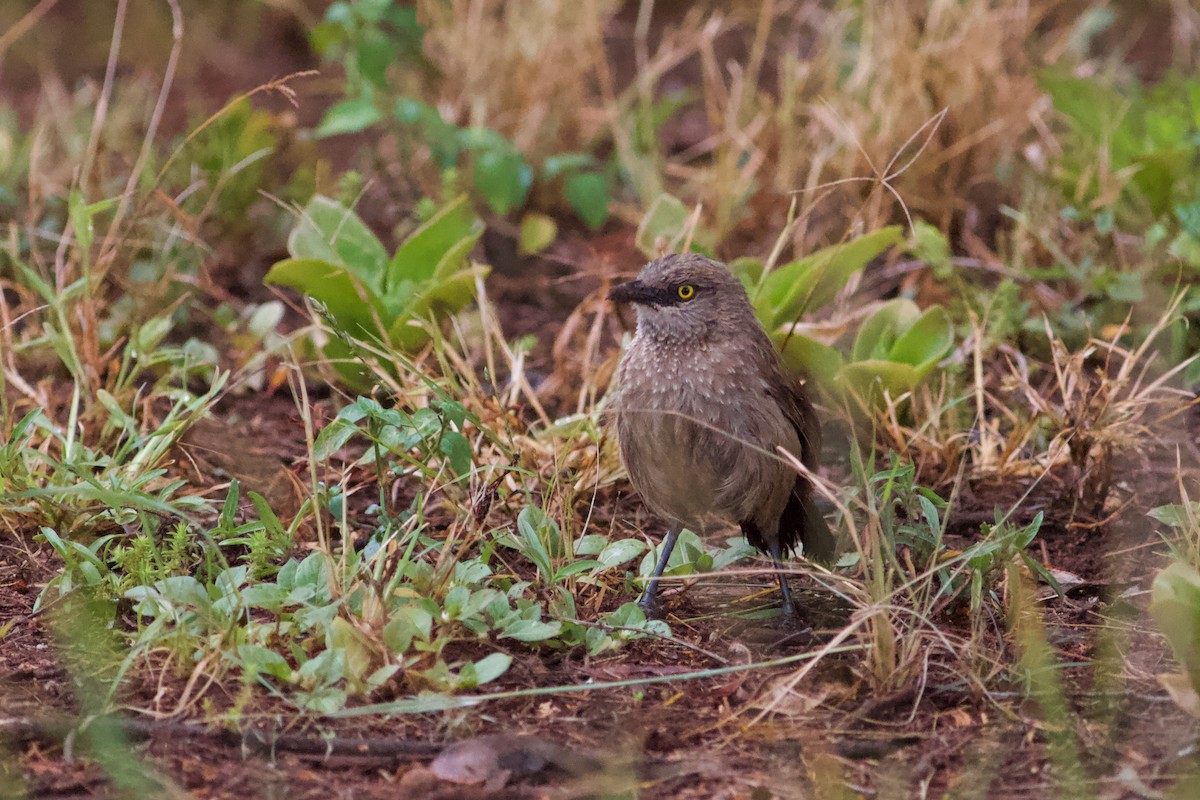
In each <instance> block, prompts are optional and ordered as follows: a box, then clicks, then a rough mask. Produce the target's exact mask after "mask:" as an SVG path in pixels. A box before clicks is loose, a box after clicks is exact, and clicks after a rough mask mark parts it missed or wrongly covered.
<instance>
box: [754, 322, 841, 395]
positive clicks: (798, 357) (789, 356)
mask: <svg viewBox="0 0 1200 800" xmlns="http://www.w3.org/2000/svg"><path fill="white" fill-rule="evenodd" d="M771 340H772V341H773V342H774V343H775V347H776V348H777V349H779V355H780V357H781V358H782V359H783V363H784V366H786V367H787V368H788V370H789V371H791V372H799V373H802V374H805V375H809V376H810V377H812V378H814V379H816V380H817V381H818V382H819V383H820V384H823V385H825V386H832V385H833V382H834V379H835V378H836V376H837V374H838V371H839V370H840V369H841V368H842V363H843V359H842V354H841V353H839V352H838V351H837V350H834V349H833V348H832V347H830V346H829V345H826V344H821V343H820V342H818V341H817V340H815V339H810V338H809V337H807V336H805V335H804V334H801V333H794V332H793V333H790V334H789V333H788V332H787V331H784V330H781V331H777V332H776V333H773V334H772V335H771Z"/></svg>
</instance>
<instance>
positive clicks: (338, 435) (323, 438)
mask: <svg viewBox="0 0 1200 800" xmlns="http://www.w3.org/2000/svg"><path fill="white" fill-rule="evenodd" d="M356 433H358V426H357V425H354V424H352V423H349V422H346V421H345V420H341V419H335V420H334V421H333V422H331V423H329V424H328V425H326V426H325V427H324V428H323V429H322V430H321V432H320V433H319V434H317V440H316V442H314V443H313V458H314V459H315V460H317V461H325V460H327V459H329V457H330V456H332V455H333V454H334V453H336V452H337V451H338V450H341V449H342V448H343V447H344V446H345V444H346V442H348V441H350V437H351V436H353V435H354V434H356Z"/></svg>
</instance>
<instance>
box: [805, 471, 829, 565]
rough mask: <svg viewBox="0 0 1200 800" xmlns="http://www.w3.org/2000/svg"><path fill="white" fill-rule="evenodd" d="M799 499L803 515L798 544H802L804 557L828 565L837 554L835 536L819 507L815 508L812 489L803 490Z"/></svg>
mask: <svg viewBox="0 0 1200 800" xmlns="http://www.w3.org/2000/svg"><path fill="white" fill-rule="evenodd" d="M799 500H800V504H801V507H802V510H803V511H802V513H803V517H804V518H803V520H802V521H801V524H800V531H799V533H800V544H802V545H803V546H804V557H805V558H807V559H809V560H811V561H816V562H817V563H818V564H824V565H825V566H829V565H830V564H832V563H833V560H834V558H835V557H836V556H837V538H836V537H835V536H834V535H833V531H831V530H830V529H829V525H828V524H827V523H826V522H825V517H824V516H823V515H822V514H821V509H819V508H817V504H816V502H815V501H814V500H813V495H812V490H811V489H808V491H806V492H804V495H803V497H801V498H799Z"/></svg>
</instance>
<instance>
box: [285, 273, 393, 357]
mask: <svg viewBox="0 0 1200 800" xmlns="http://www.w3.org/2000/svg"><path fill="white" fill-rule="evenodd" d="M263 283H265V284H268V285H272V284H274V285H278V286H287V287H289V288H292V289H297V290H299V291H301V292H303V293H304V294H306V295H308V296H309V297H311V298H313V299H314V300H316V301H318V302H320V303H321V304H322V305H324V306H325V308H326V309H328V311H329V314H330V316H331V317H332V318H333V321H334V323H335V324H336V325H337V326H338V327H339V328H341V329H342V330H344V331H346V332H347V333H349V334H350V335H351V336H355V337H357V338H360V339H378V338H379V336H380V331H379V327H378V325H377V324H376V323H375V319H374V317H373V316H372V315H371V311H372V310H374V311H375V313H376V314H379V315H380V316H381V317H382V316H383V311H384V309H383V304H382V303H381V302H380V300H379V298H378V297H376V296H375V294H374V292H372V291H371V290H370V289H369V288H367V286H365V285H364V284H363V283H362V281H360V280H359V279H358V278H356V277H355V276H354V275H352V274H350V272H349V271H348V270H347V269H346V268H345V267H343V266H341V265H339V264H331V263H330V262H328V261H323V260H321V259H315V258H289V259H287V260H285V261H280V262H278V263H277V264H275V266H273V267H271V270H270V272H268V273H267V276H266V277H265V278H263Z"/></svg>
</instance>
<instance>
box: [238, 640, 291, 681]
mask: <svg viewBox="0 0 1200 800" xmlns="http://www.w3.org/2000/svg"><path fill="white" fill-rule="evenodd" d="M237 655H238V660H240V661H241V662H242V668H243V669H245V670H246V671H248V672H252V673H254V672H265V673H267V674H268V675H271V676H272V677H275V678H279V679H280V680H288V679H289V678H291V676H292V667H291V665H290V664H288V662H287V659H285V658H284V657H283V656H281V655H280V654H279V653H277V652H275V651H274V650H270V649H268V648H266V647H261V646H259V645H256V644H242V645H238V648H237Z"/></svg>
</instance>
